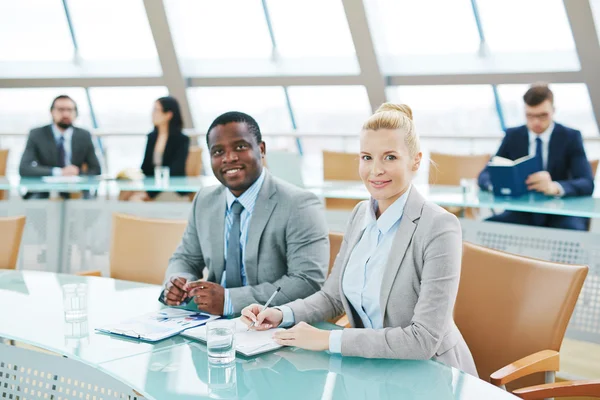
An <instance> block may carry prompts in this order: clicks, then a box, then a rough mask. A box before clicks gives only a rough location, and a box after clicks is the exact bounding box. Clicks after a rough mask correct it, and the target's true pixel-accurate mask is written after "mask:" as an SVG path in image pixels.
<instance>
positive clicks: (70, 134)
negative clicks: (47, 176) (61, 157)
mask: <svg viewBox="0 0 600 400" xmlns="http://www.w3.org/2000/svg"><path fill="white" fill-rule="evenodd" d="M51 126H52V134H53V135H54V141H55V142H56V146H58V141H59V140H60V138H61V136H62V137H64V138H65V142H64V143H63V146H64V148H65V166H67V165H71V139H72V138H73V127H72V126H70V127H68V128H67V129H66V130H65V131H64V132H63V133H60V131H59V130H58V127H57V126H56V124H52V125H51ZM52 175H54V176H61V175H62V168H59V167H53V168H52Z"/></svg>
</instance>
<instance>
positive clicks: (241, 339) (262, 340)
mask: <svg viewBox="0 0 600 400" xmlns="http://www.w3.org/2000/svg"><path fill="white" fill-rule="evenodd" d="M281 330H283V328H275V329H269V330H268V331H254V330H248V326H246V324H244V323H243V322H242V321H241V320H240V319H239V318H236V319H235V351H237V352H238V353H240V354H242V355H244V356H247V357H249V356H255V355H257V354H262V353H266V352H267V351H271V350H276V349H279V348H281V347H283V346H281V345H279V344H277V342H275V341H274V340H273V333H275V332H277V331H281ZM181 336H185V337H187V338H190V339H196V340H199V341H201V342H206V325H204V326H199V327H197V328H192V329H188V330H186V331H184V332H183V333H182V334H181Z"/></svg>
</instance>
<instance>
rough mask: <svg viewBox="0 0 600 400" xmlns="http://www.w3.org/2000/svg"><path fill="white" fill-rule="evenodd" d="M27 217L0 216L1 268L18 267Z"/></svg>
mask: <svg viewBox="0 0 600 400" xmlns="http://www.w3.org/2000/svg"><path fill="white" fill-rule="evenodd" d="M24 229H25V217H24V216H19V217H5V218H0V269H15V268H17V259H18V258H19V249H20V248H21V239H22V238H23V230H24Z"/></svg>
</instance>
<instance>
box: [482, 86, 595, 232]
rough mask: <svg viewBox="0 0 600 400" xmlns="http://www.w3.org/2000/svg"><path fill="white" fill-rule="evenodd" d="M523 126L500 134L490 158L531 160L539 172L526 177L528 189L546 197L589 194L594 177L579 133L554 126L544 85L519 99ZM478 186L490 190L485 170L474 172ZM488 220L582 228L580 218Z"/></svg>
mask: <svg viewBox="0 0 600 400" xmlns="http://www.w3.org/2000/svg"><path fill="white" fill-rule="evenodd" d="M523 100H524V101H525V115H526V119H527V124H526V125H523V126H519V127H516V128H509V129H507V130H506V135H505V136H504V139H503V140H502V144H501V145H500V148H499V149H498V152H497V154H496V156H498V157H503V158H507V159H509V160H517V159H519V158H522V157H525V156H527V155H532V156H534V159H535V162H536V163H537V165H538V168H537V169H538V170H539V172H536V173H533V174H531V175H529V176H528V177H527V179H526V180H525V184H526V185H527V188H528V190H531V191H536V192H540V193H543V194H545V195H547V196H556V197H568V196H590V195H591V194H592V193H593V191H594V178H593V176H592V169H591V167H590V163H589V162H588V159H587V157H586V155H585V150H584V148H583V139H582V137H581V132H579V131H578V130H575V129H571V128H568V127H566V126H564V125H561V124H559V123H556V122H554V111H555V110H554V95H553V93H552V91H551V90H550V88H549V87H548V86H547V85H546V84H534V85H532V86H531V87H530V88H529V90H527V92H526V93H525V95H524V96H523ZM479 186H480V187H481V188H482V189H483V190H492V181H491V178H490V171H489V168H488V167H486V168H485V169H484V170H483V171H482V172H481V173H480V174H479ZM488 221H495V222H506V223H513V224H521V225H533V226H545V227H551V228H561V229H574V230H587V226H588V220H587V218H581V217H569V216H561V215H548V214H536V213H526V212H517V211H506V212H504V213H502V214H499V215H495V216H493V217H491V218H489V219H488Z"/></svg>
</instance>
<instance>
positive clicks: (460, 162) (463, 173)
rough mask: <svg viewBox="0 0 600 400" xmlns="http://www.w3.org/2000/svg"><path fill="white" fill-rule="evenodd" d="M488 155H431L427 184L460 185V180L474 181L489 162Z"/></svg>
mask: <svg viewBox="0 0 600 400" xmlns="http://www.w3.org/2000/svg"><path fill="white" fill-rule="evenodd" d="M490 157H491V156H490V155H489V154H478V155H456V154H443V153H433V152H432V153H431V154H430V155H429V158H430V160H431V162H430V164H429V183H430V184H432V185H460V180H461V178H464V179H475V178H477V176H478V175H479V173H480V172H481V171H482V170H483V169H484V168H485V166H486V164H487V163H488V161H490Z"/></svg>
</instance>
